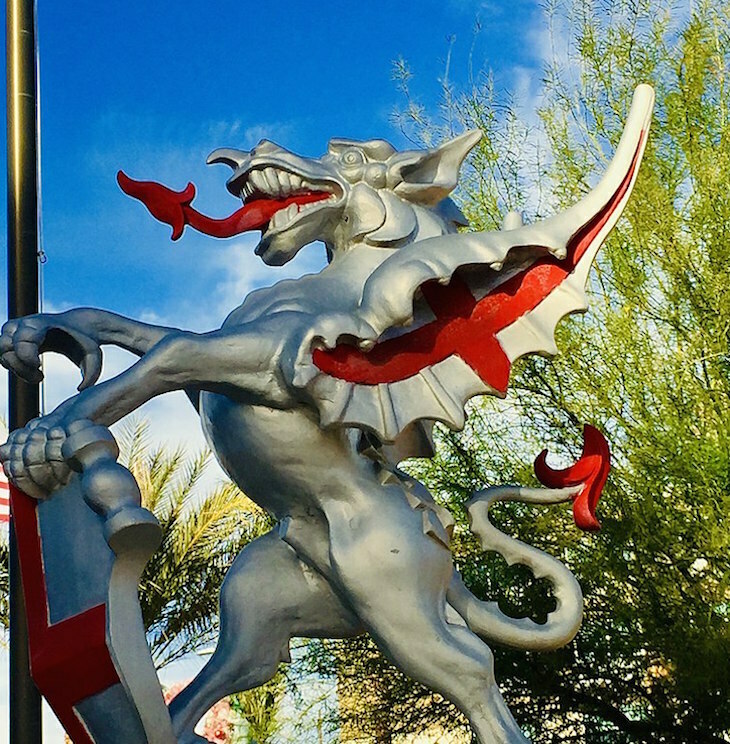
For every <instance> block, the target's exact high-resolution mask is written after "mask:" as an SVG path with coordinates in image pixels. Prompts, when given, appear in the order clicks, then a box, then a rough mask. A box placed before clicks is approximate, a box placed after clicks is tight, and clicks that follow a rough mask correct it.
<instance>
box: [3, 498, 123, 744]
mask: <svg viewBox="0 0 730 744" xmlns="http://www.w3.org/2000/svg"><path fill="white" fill-rule="evenodd" d="M10 497H11V508H12V514H13V521H14V526H15V533H16V536H17V541H18V555H19V558H20V567H21V574H22V580H23V591H24V593H25V602H26V616H27V618H28V634H29V645H30V665H31V674H32V677H33V679H34V681H35V683H36V685H37V686H38V689H39V690H40V692H41V693H42V694H43V695H44V697H45V698H46V699H47V700H48V702H49V704H50V705H51V707H52V708H53V710H54V712H55V713H56V715H57V716H58V719H59V720H60V721H61V723H62V724H63V726H64V728H65V729H66V731H67V732H68V734H69V736H70V737H71V738H72V740H73V741H74V742H75V744H94V742H93V741H92V739H91V738H90V737H89V734H88V732H87V730H86V727H85V726H84V725H83V723H82V722H81V721H80V720H79V718H78V716H77V715H76V713H75V711H74V709H73V706H74V705H75V704H76V703H78V702H80V701H81V700H84V699H85V698H87V697H89V696H90V695H93V694H95V693H98V692H102V691H103V690H106V689H107V688H109V687H111V686H112V685H114V684H116V683H118V682H119V676H118V674H117V672H116V669H115V668H114V664H113V663H112V660H111V656H110V654H109V649H108V648H107V645H106V607H105V606H104V605H98V606H96V607H92V608H91V609H89V610H86V611H85V612H82V613H80V614H79V615H74V616H73V617H70V618H68V619H66V620H63V621H61V622H58V623H54V624H50V623H49V620H48V595H47V593H46V581H45V575H44V572H43V555H42V552H41V535H40V530H39V523H38V512H37V504H36V501H35V500H34V499H32V498H30V497H29V496H26V495H25V494H24V493H23V492H22V491H20V490H18V489H17V488H15V487H14V486H11V488H10Z"/></svg>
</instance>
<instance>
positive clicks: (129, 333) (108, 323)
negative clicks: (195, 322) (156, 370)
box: [51, 307, 180, 356]
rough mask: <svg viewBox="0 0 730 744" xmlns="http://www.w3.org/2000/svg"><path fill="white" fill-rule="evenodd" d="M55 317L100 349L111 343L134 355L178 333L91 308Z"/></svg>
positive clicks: (143, 352) (176, 330)
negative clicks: (80, 331) (83, 335)
mask: <svg viewBox="0 0 730 744" xmlns="http://www.w3.org/2000/svg"><path fill="white" fill-rule="evenodd" d="M51 317H53V316H51ZM56 317H57V318H58V319H59V320H60V321H61V322H63V323H64V324H68V325H70V326H72V327H74V328H79V329H83V332H84V333H86V335H87V336H90V337H91V338H92V339H93V340H94V341H95V342H96V343H97V344H99V345H100V346H103V345H105V344H111V345H113V346H118V347H119V348H121V349H126V350H127V351H131V352H132V354H136V355H137V356H143V355H144V354H146V353H147V352H148V351H149V350H150V349H151V348H152V347H153V346H155V345H156V344H157V343H158V342H159V341H161V340H162V339H163V338H164V337H165V336H167V335H168V334H170V333H179V332H180V330H179V329H178V328H173V327H166V326H157V325H152V324H150V323H142V322H141V321H138V320H132V319H131V318H126V317H124V316H123V315H117V314H116V313H112V312H109V311H107V310H97V309H96V308H91V307H79V308H74V309H73V310H67V311H66V312H64V313H59V314H58V316H56Z"/></svg>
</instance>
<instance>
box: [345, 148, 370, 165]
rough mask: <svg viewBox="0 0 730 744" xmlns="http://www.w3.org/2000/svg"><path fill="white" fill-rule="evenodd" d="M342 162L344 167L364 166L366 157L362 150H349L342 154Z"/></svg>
mask: <svg viewBox="0 0 730 744" xmlns="http://www.w3.org/2000/svg"><path fill="white" fill-rule="evenodd" d="M340 161H341V162H342V164H343V165H362V164H363V163H364V162H365V157H364V156H363V154H362V153H361V152H360V150H347V152H344V153H342V156H341V157H340Z"/></svg>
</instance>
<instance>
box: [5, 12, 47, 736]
mask: <svg viewBox="0 0 730 744" xmlns="http://www.w3.org/2000/svg"><path fill="white" fill-rule="evenodd" d="M6 10H7V16H6V33H7V49H6V53H7V68H6V69H7V138H8V139H7V150H8V317H9V318H17V317H19V316H22V315H29V314H31V313H36V312H38V152H37V142H38V132H37V100H36V95H37V93H36V80H37V71H36V39H35V0H7V6H6ZM39 412H40V398H39V386H38V385H31V384H28V383H26V382H23V381H22V380H19V379H18V378H17V377H15V375H12V374H11V375H10V384H9V407H8V426H9V428H10V430H11V431H12V430H13V429H17V428H18V427H21V426H24V425H25V424H26V423H27V422H28V421H29V420H30V419H32V418H35V417H36V416H38V415H39ZM12 521H13V520H12V519H11V525H12ZM41 740H42V732H41V698H40V695H39V693H38V690H37V689H36V687H35V685H34V684H33V681H32V680H31V678H30V657H29V652H28V627H27V623H26V617H25V605H24V601H23V587H22V584H21V581H20V567H19V564H18V552H17V544H16V541H15V531H14V529H13V528H12V527H11V530H10V744H41Z"/></svg>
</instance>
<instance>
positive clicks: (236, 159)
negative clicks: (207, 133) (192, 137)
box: [206, 147, 251, 170]
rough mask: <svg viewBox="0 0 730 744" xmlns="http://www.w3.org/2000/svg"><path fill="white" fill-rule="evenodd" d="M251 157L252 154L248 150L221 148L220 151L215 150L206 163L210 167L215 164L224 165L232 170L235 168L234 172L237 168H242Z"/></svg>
mask: <svg viewBox="0 0 730 744" xmlns="http://www.w3.org/2000/svg"><path fill="white" fill-rule="evenodd" d="M250 157H251V154H250V153H249V152H247V151H246V150H234V149H232V148H230V147H221V148H219V149H218V150H213V152H211V153H210V155H208V159H207V160H206V162H207V163H208V165H213V163H224V164H225V165H227V166H229V167H230V168H233V170H236V168H240V167H241V166H242V165H243V164H244V163H245V162H246V160H248V158H250Z"/></svg>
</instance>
